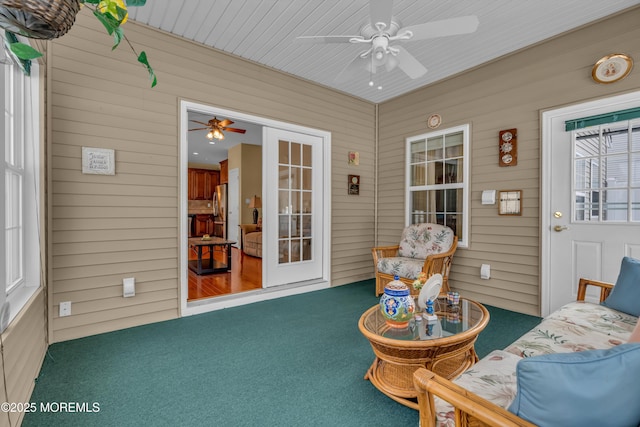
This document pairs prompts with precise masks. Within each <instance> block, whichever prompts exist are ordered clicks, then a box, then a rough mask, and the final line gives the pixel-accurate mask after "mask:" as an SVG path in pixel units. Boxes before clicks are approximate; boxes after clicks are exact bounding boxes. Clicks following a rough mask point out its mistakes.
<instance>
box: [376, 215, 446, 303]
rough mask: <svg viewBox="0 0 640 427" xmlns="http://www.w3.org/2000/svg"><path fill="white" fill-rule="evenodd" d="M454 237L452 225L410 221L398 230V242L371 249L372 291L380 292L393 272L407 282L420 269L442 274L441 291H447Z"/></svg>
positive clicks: (410, 282) (417, 273) (413, 277)
mask: <svg viewBox="0 0 640 427" xmlns="http://www.w3.org/2000/svg"><path fill="white" fill-rule="evenodd" d="M457 247H458V237H457V236H456V235H455V233H454V232H453V230H452V229H450V228H449V227H447V226H444V225H440V224H431V223H423V224H412V225H410V226H408V227H406V228H405V229H404V230H403V231H402V236H401V238H400V243H399V244H398V245H393V246H379V247H376V248H373V249H371V253H372V254H373V265H374V268H375V274H376V295H380V294H382V293H383V292H384V287H385V286H386V284H387V283H389V282H390V281H392V280H393V278H394V276H398V277H399V279H400V280H401V281H402V282H404V283H405V284H407V285H408V286H409V289H410V290H411V291H412V294H413V293H416V292H417V291H414V289H413V287H412V286H411V284H412V283H413V281H414V280H415V279H416V278H417V277H418V275H419V274H420V273H421V272H424V273H426V275H427V277H431V276H432V275H434V274H436V273H439V274H442V288H441V292H442V293H444V292H448V291H449V270H450V269H451V262H452V260H453V254H454V253H455V251H456V248H457Z"/></svg>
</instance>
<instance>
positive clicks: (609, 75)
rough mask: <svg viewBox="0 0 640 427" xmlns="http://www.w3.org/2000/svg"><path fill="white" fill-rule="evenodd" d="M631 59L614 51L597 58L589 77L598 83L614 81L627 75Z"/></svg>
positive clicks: (631, 63) (630, 66) (631, 62)
mask: <svg viewBox="0 0 640 427" xmlns="http://www.w3.org/2000/svg"><path fill="white" fill-rule="evenodd" d="M632 68H633V59H631V57H630V56H628V55H625V54H623V53H614V54H612V55H607V56H604V57H602V58H600V59H599V60H598V62H596V64H595V65H594V66H593V70H591V77H592V78H593V80H595V81H596V82H598V83H614V82H617V81H618V80H622V79H624V78H625V77H627V76H628V75H629V73H630V72H631V69H632Z"/></svg>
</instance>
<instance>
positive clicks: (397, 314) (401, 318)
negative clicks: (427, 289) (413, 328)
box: [380, 276, 416, 328]
mask: <svg viewBox="0 0 640 427" xmlns="http://www.w3.org/2000/svg"><path fill="white" fill-rule="evenodd" d="M398 279H399V277H398V276H395V277H394V280H393V281H391V282H389V283H387V286H385V287H384V294H382V297H380V309H381V310H382V314H383V315H384V317H386V319H387V325H389V326H391V327H392V328H406V327H407V326H408V325H409V320H411V318H413V314H414V313H415V311H416V304H415V302H414V301H413V297H412V296H411V292H409V287H408V286H407V285H405V284H404V283H402V282H401V281H400V280H398Z"/></svg>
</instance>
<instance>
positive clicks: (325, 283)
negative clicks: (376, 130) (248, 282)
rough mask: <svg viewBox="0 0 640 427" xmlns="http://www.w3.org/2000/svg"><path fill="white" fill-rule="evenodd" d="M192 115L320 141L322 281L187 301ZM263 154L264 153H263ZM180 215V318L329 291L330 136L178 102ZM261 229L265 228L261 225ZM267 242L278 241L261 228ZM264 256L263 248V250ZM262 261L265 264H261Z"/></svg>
mask: <svg viewBox="0 0 640 427" xmlns="http://www.w3.org/2000/svg"><path fill="white" fill-rule="evenodd" d="M189 111H194V112H199V113H204V114H210V115H212V116H218V117H233V118H234V119H237V120H238V121H246V122H251V123H253V124H256V125H260V126H268V127H273V128H278V129H285V130H289V131H291V132H299V133H302V134H305V135H313V136H316V137H318V138H320V139H321V140H322V147H321V161H322V167H321V169H322V172H321V181H322V186H321V191H322V206H321V208H320V212H321V218H319V219H320V220H321V222H322V227H321V230H322V234H321V236H319V238H320V239H321V240H322V242H323V243H322V250H321V252H322V254H321V255H322V274H321V277H320V278H318V279H314V280H307V281H303V282H300V283H294V282H293V281H288V282H287V284H291V285H292V286H280V287H278V288H271V289H264V290H258V291H253V292H242V293H239V294H234V295H231V296H224V297H220V298H209V299H206V300H197V301H188V293H189V292H188V274H187V272H188V268H187V260H188V254H187V247H188V245H187V239H188V233H187V219H188V215H187V211H188V209H187V206H188V200H187V194H188V191H187V179H186V177H187V170H188V153H187V148H188V129H189V124H188V112H189ZM263 151H264V150H263ZM262 162H263V168H262V173H263V177H262V178H263V179H262V182H263V191H262V194H263V195H264V196H265V197H264V198H263V216H265V217H266V210H265V209H266V206H268V204H269V200H266V199H267V197H266V195H267V193H266V191H265V182H266V173H267V169H266V166H265V156H264V155H263V159H262ZM180 177H181V178H180V214H179V222H180V229H182V230H184V232H183V233H180V247H181V256H180V280H181V283H180V313H179V315H180V316H190V315H194V314H200V313H206V312H209V311H213V310H219V309H223V308H228V307H236V306H240V305H244V304H249V303H253V302H257V301H264V300H268V299H273V298H279V297H284V296H288V295H295V294H300V293H305V292H311V291H315V290H320V289H326V288H328V287H330V283H331V279H330V278H331V262H330V261H331V257H330V254H331V246H330V242H331V132H327V131H323V130H319V129H315V128H309V127H306V126H300V125H295V124H292V123H287V122H281V121H278V120H273V119H268V118H264V117H260V116H255V115H251V114H246V113H241V112H238V111H232V110H227V109H223V108H218V107H213V106H211V105H205V104H201V103H197V102H192V101H187V100H180ZM263 225H264V224H263ZM269 238H277V233H276V232H275V230H274V232H273V233H272V232H270V230H268V229H266V228H265V227H264V226H263V244H264V243H266V242H267V241H268V240H267V239H269ZM263 252H264V247H263ZM263 261H264V260H263ZM266 271H267V268H266V267H265V263H264V262H263V268H262V282H263V283H265V282H266V280H265V277H266V276H265V275H266Z"/></svg>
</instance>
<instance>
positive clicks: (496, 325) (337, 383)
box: [23, 280, 539, 427]
mask: <svg viewBox="0 0 640 427" xmlns="http://www.w3.org/2000/svg"><path fill="white" fill-rule="evenodd" d="M373 289H374V282H373V281H372V280H367V281H362V282H357V283H353V284H350V285H345V286H339V287H335V288H331V289H327V290H322V291H317V292H311V293H307V294H303V295H296V296H291V297H286V298H281V299H276V300H271V301H264V302H259V303H255V304H251V305H247V306H243V307H236V308H229V309H225V310H220V311H215V312H211V313H206V314H201V315H197V316H191V317H186V318H182V319H176V320H172V321H167V322H160V323H155V324H151V325H145V326H140V327H136V328H131V329H126V330H123V331H117V332H111V333H107V334H101V335H96V336H91V337H87V338H82V339H78V340H73V341H67V342H62V343H57V344H53V345H51V346H50V348H49V352H48V354H47V356H46V358H45V361H44V365H43V366H42V370H41V372H40V375H39V377H38V380H37V382H36V386H35V390H34V392H33V396H32V398H31V401H32V402H35V403H36V404H37V405H38V406H39V405H40V403H41V402H44V403H45V404H46V403H49V404H51V403H55V404H59V403H61V402H80V403H83V402H86V403H87V404H88V405H89V407H90V408H91V407H93V406H92V405H93V403H94V402H95V403H97V404H98V405H99V412H89V413H81V412H76V413H69V412H57V413H55V412H49V413H43V412H40V411H38V412H35V413H28V414H26V415H25V418H24V422H23V426H25V427H29V426H83V427H86V426H142V425H145V426H332V427H333V426H358V427H360V426H382V425H394V426H400V425H417V423H418V414H417V412H416V411H414V410H412V409H409V408H407V407H405V406H402V405H400V404H398V403H396V402H394V401H393V400H391V399H389V398H388V397H386V396H385V395H383V394H382V393H380V392H379V391H377V390H376V389H375V388H374V387H373V386H372V385H371V383H370V382H369V381H365V380H364V379H363V378H364V374H365V372H366V370H367V368H368V367H369V365H370V364H371V362H372V360H373V351H372V350H371V347H370V345H369V343H368V341H367V340H366V339H365V338H364V337H363V336H362V334H361V333H360V331H359V330H358V325H357V323H358V319H359V318H360V315H361V314H362V313H363V312H364V311H365V310H366V309H367V308H369V307H371V306H372V305H374V304H376V303H377V301H378V299H377V298H376V297H375V296H374V295H373ZM488 309H489V311H490V313H491V321H490V322H489V325H488V327H487V328H486V329H485V331H483V332H482V334H481V335H480V337H479V339H478V342H477V345H476V350H477V352H478V354H479V356H480V357H483V356H484V355H485V354H487V353H488V352H490V351H491V350H493V349H496V348H503V347H505V346H506V345H508V344H509V343H511V342H512V341H513V340H515V339H516V338H517V337H519V336H520V335H522V334H523V333H524V332H526V331H527V330H529V329H530V328H532V327H533V326H534V325H535V324H537V323H538V322H539V318H537V317H533V316H526V315H522V314H517V313H513V312H510V311H506V310H501V309H497V308H494V307H488ZM55 404H54V406H52V408H54V409H55V408H56V406H55Z"/></svg>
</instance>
